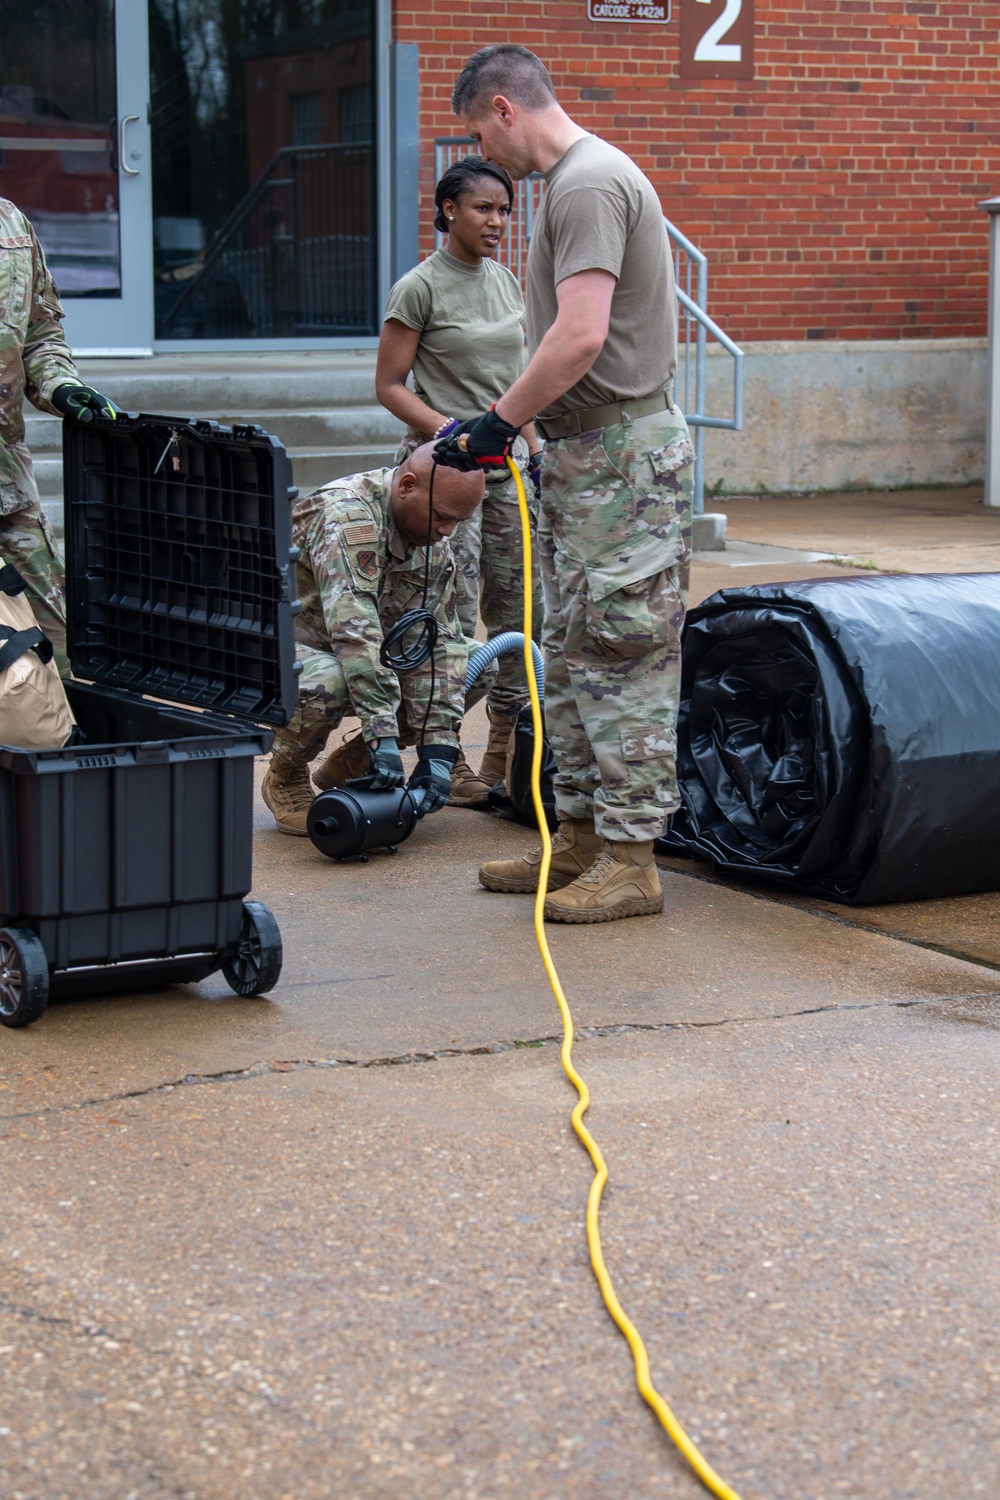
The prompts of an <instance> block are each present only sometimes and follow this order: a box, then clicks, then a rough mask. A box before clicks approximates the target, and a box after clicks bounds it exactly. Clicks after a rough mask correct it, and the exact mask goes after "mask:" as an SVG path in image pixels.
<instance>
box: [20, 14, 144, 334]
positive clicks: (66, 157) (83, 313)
mask: <svg viewBox="0 0 1000 1500" xmlns="http://www.w3.org/2000/svg"><path fill="white" fill-rule="evenodd" d="M0 37H2V39H3V40H2V45H0V196H3V197H4V198H9V199H10V200H11V201H12V202H13V203H16V204H17V206H18V208H20V209H22V210H23V211H24V212H25V213H26V214H27V216H28V218H29V219H30V220H31V222H32V224H33V225H34V227H35V232H36V234H37V235H38V238H39V240H40V242H41V244H42V247H43V249H44V250H45V254H46V258H47V260H48V263H49V267H50V269H51V271H52V274H53V276H54V278H55V282H56V286H57V287H58V289H59V296H60V298H61V300H62V304H63V306H64V308H65V309H66V322H65V329H66V337H67V339H68V340H69V342H70V345H71V346H72V348H73V350H74V352H75V353H78V354H83V353H122V354H137V353H151V352H152V342H153V297H152V261H153V251H152V209H151V204H152V173H151V165H152V162H151V155H150V141H149V118H148V116H149V106H148V97H149V92H148V78H149V69H148V50H149V49H148V35H147V21H146V7H145V5H142V4H138V3H136V0H117V3H116V0H31V3H30V4H25V3H24V0H0Z"/></svg>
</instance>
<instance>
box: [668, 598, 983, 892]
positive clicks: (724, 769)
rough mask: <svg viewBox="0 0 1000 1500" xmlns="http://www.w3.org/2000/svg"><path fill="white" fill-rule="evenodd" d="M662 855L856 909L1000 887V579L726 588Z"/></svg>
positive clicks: (689, 692)
mask: <svg viewBox="0 0 1000 1500" xmlns="http://www.w3.org/2000/svg"><path fill="white" fill-rule="evenodd" d="M677 771H678V780H679V783H680V792H681V797H682V800H683V807H682V810H681V811H680V812H679V813H677V814H676V815H675V816H674V818H673V819H672V821H671V826H670V829H669V830H668V833H667V835H666V838H665V839H663V840H661V842H660V847H661V848H663V849H665V850H666V851H667V852H670V853H682V854H688V855H693V856H695V857H696V858H699V859H706V858H707V859H709V860H711V861H712V863H713V864H714V865H715V866H716V867H717V868H719V869H722V870H727V871H730V872H732V873H734V874H740V875H744V876H747V875H750V876H759V877H762V878H764V879H767V880H772V881H774V880H777V881H781V882H782V883H783V884H784V885H786V886H791V887H793V888H795V889H796V890H799V891H804V892H809V893H810V894H813V895H819V896H825V897H827V898H828V899H831V900H835V901H843V902H846V903H848V904H852V905H853V904H858V905H860V904H864V903H872V902H882V901H912V900H917V899H920V898H924V897H929V896H946V895H957V894H961V893H965V892H969V891H980V890H992V889H996V888H998V887H1000V573H969V574H924V575H918V574H910V575H906V576H901V577H900V576H888V577H885V576H875V577H858V578H833V579H814V580H810V581H808V582H804V583H777V584H761V585H758V586H755V587H751V588H742V589H722V590H720V591H719V592H718V593H716V594H713V595H712V596H711V598H709V599H707V600H705V602H704V603H703V604H701V605H699V606H698V607H697V608H695V609H693V610H692V611H691V613H690V614H689V615H688V619H687V624H686V626H685V632H684V646H683V666H682V678H681V708H680V716H679V720H678V736H677Z"/></svg>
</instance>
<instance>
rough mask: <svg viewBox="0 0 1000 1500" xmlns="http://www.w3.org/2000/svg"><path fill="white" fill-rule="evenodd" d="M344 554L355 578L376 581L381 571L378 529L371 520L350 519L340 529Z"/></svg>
mask: <svg viewBox="0 0 1000 1500" xmlns="http://www.w3.org/2000/svg"><path fill="white" fill-rule="evenodd" d="M340 534H341V537H342V539H343V544H344V554H345V556H346V558H347V562H348V566H349V567H350V569H351V572H352V573H353V574H354V576H355V578H357V579H358V580H359V582H360V581H363V582H365V583H377V582H378V580H379V576H380V574H381V572H382V564H381V560H380V558H379V550H378V531H377V529H376V527H375V524H374V522H372V521H351V522H349V523H348V525H346V526H344V527H343V528H342V530H341V533H340Z"/></svg>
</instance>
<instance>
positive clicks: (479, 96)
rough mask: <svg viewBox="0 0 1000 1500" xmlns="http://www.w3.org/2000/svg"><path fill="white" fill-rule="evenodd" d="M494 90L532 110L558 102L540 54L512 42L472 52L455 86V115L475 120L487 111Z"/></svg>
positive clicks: (452, 94) (453, 96)
mask: <svg viewBox="0 0 1000 1500" xmlns="http://www.w3.org/2000/svg"><path fill="white" fill-rule="evenodd" d="M494 94H504V95H506V97H507V98H508V99H510V100H511V102H512V103H514V104H520V105H521V107H522V109H526V110H529V111H533V110H539V109H548V108H549V106H550V105H552V104H555V102H556V91H555V89H554V88H553V87H552V79H551V78H550V77H549V72H548V69H547V68H546V66H545V64H544V63H543V62H542V60H541V58H539V57H536V56H535V54H534V53H533V52H529V51H528V49H527V47H518V46H517V45H516V44H515V43H513V42H504V43H501V45H499V46H497V47H483V48H482V49H481V50H480V51H479V52H474V53H473V55H472V56H471V57H470V58H469V61H468V62H467V63H466V65H465V67H464V68H463V69H462V71H461V73H460V74H459V75H458V82H457V83H456V84H455V87H454V88H453V89H452V92H451V107H452V109H453V110H454V112H455V114H456V115H468V116H469V117H470V118H471V119H473V120H474V119H477V118H479V117H480V116H481V115H482V114H484V113H485V112H486V108H487V107H488V106H487V100H488V99H489V98H492V97H493V95H494Z"/></svg>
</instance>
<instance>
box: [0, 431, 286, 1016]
mask: <svg viewBox="0 0 1000 1500" xmlns="http://www.w3.org/2000/svg"><path fill="white" fill-rule="evenodd" d="M63 463H64V476H65V477H64V488H65V516H66V572H67V580H68V588H67V616H68V625H69V656H70V661H71V663H72V666H73V673H74V679H75V680H74V681H73V682H72V683H69V684H67V690H68V694H69V698H70V702H71V704H72V707H73V712H74V714H75V715H76V718H77V721H78V724H79V729H80V733H81V735H82V742H81V743H79V744H74V745H71V746H69V747H67V748H65V749H63V750H48V751H35V752H28V751H24V750H18V749H12V748H3V747H0V922H2V931H0V1022H3V1023H4V1024H6V1025H23V1024H25V1023H26V1022H27V1021H31V1020H34V1019H36V1017H37V1016H38V1015H40V1014H41V1011H42V1010H43V1009H44V1006H45V1002H46V999H47V997H48V995H49V994H53V995H57V994H86V993H93V992H99V991H102V990H112V989H122V988H133V987H141V986H147V985H160V984H170V983H174V982H180V981H194V980H198V979H203V978H205V976H206V975H208V974H211V973H212V972H213V971H215V970H217V969H220V968H221V969H222V970H223V973H224V974H225V977H226V979H227V981H228V982H229V984H230V985H231V986H232V988H233V989H235V990H236V991H237V993H240V994H247V995H249V994H260V993H263V992H264V991H265V990H267V989H270V988H271V987H272V985H273V984H274V983H275V981H276V980H277V977H278V973H279V972H280V967H281V938H280V933H279V932H278V928H277V924H276V922H275V920H274V918H273V917H272V916H271V913H270V912H269V911H268V910H267V908H266V907H264V906H261V905H260V904H259V903H255V902H246V903H245V902H244V900H243V897H244V896H245V895H246V894H247V892H248V891H249V890H250V886H251V875H252V858H251V835H252V822H253V819H252V797H253V762H254V757H255V756H257V755H260V754H263V753H265V752H266V751H267V750H269V749H270V746H271V741H272V738H273V736H272V734H271V732H270V730H269V729H267V728H261V727H260V726H262V725H264V726H266V725H272V724H273V725H281V724H284V723H286V722H287V719H288V717H289V715H290V713H291V711H292V709H293V707H294V704H295V699H296V692H297V684H296V666H295V641H294V615H295V613H296V611H297V608H298V606H297V603H296V601H295V568H294V559H295V553H294V551H293V549H292V546H291V506H290V497H292V496H293V495H294V491H292V490H291V489H290V482H291V466H290V463H289V460H288V457H287V455H286V454H285V451H284V449H283V448H282V446H281V444H280V443H278V442H277V441H276V439H274V438H273V437H271V435H270V434H269V433H266V432H264V431H263V430H262V429H261V428H259V427H249V426H248V427H239V426H237V427H234V428H232V429H229V428H225V427H221V426H219V425H218V424H217V423H214V422H195V421H179V420H177V419H175V418H167V417H157V416H123V417H120V418H119V419H118V420H117V421H115V422H114V423H111V422H100V423H97V422H95V423H93V424H92V425H90V426H86V427H84V426H79V425H77V424H75V423H72V422H66V423H65V424H64V441H63ZM177 705H182V706H177Z"/></svg>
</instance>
